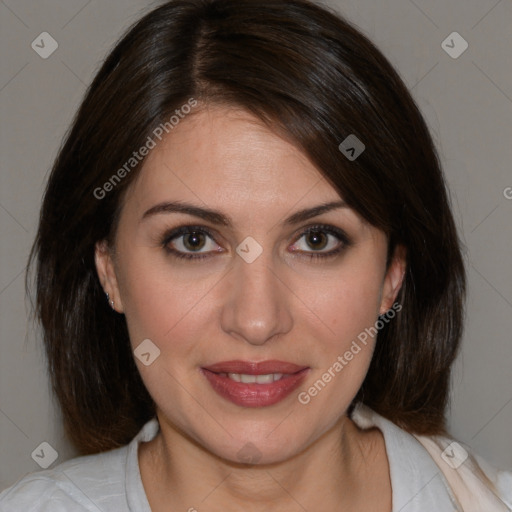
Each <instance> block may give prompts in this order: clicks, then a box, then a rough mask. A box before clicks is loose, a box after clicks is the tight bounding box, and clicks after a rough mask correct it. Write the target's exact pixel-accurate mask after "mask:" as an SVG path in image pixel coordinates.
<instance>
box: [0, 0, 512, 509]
mask: <svg viewBox="0 0 512 512" xmlns="http://www.w3.org/2000/svg"><path fill="white" fill-rule="evenodd" d="M32 260H34V261H35V263H36V290H37V313H38V316H39V318H40V321H41V324H42V327H43V332H44V342H45V346H46V350H47V354H48V359H49V366H50V373H51V377H52V381H53V386H54V390H55V393H56V395H57V397H58V399H59V401H60V404H61V407H62V411H63V416H64V421H65V424H66V427H67V431H68V433H69V436H70V437H71V439H72V440H73V441H74V443H75V444H76V446H77V447H78V448H79V449H80V450H81V452H82V453H83V454H87V455H86V456H84V457H80V458H77V459H74V460H71V461H68V462H65V463H63V464H61V465H58V466H57V467H55V468H54V469H51V470H47V471H46V472H40V473H36V474H34V475H29V476H27V477H25V478H24V479H22V480H21V481H20V482H18V483H17V484H16V485H15V486H13V487H12V488H10V489H8V490H6V491H5V492H4V493H2V495H0V503H1V505H2V510H9V511H10V510H33V511H43V510H52V511H54V510H66V511H69V510H73V511H74V510H80V511H82V510H95V511H97V510H102V511H111V510H112V511H116V512H121V511H127V510H132V511H150V510H151V511H153V512H159V511H164V510H165V511H169V510H188V511H194V510H198V511H203V510H209V511H218V510H219V511H220V510H238V509H241V508H243V509H244V510H251V511H255V512H256V511H260V510H265V511H268V510H270V511H274V510H276V511H277V510H279V511H282V510H317V509H318V508H319V504H321V508H322V510H329V511H330V510H333V511H334V510H373V511H398V510H401V511H407V510H428V511H432V510H439V511H444V510H447V511H448V510H450V511H452V510H507V506H508V507H510V506H511V504H512V501H511V500H512V498H511V496H510V492H509V489H510V486H511V485H510V484H511V482H512V476H511V474H510V473H505V472H498V471H495V470H493V469H492V468H489V467H488V466H487V465H486V464H485V463H484V462H483V461H481V460H478V459H477V457H476V456H473V455H472V454H471V453H468V451H467V449H465V448H464V447H462V446H461V445H460V444H458V443H455V442H452V441H451V440H450V439H449V438H448V437H447V432H446V427H445V408H446V404H447V398H448V384H449V374H450V368H451V365H452V363H453V360H454V358H455V356H456V353H457V348H458V344H459V340H460V337H461V331H462V317H463V300H464V291H465V274H464V268H463V263H462V259H461V255H460V248H459V243H458V239H457V234H456V230H455V226H454V222H453V218H452V214H451V212H450V208H449V204H448V200H447V193H446V190H445V184H444V180H443V176H442V173H441V170H440V167H439V163H438V160H437V157H436V153H435V149H434V147H433V143H432V140H431V137H430V135H429V133H428V130H427V128H426V126H425V123H424V121H423V119H422V117H421V115H420V113H419V111H418V109H417V107H416V105H415V104H414V102H413V100H412V99H411V97H410V95H409V93H408V92H407V90H406V88H405V86H404V84H403V83H402V81H401V80H400V78H399V77H398V76H397V74H396V72H395V71H394V70H393V69H392V67H391V66H390V64H389V63H388V62H387V60H386V59H385V58H384V57H383V56H382V55H381V53H380V52H379V51H378V50H377V49H376V48H375V47H374V46H373V45H372V44H371V43H370V42H369V41H368V40H367V39H366V38H365V37H364V36H362V35H361V34H360V33H359V32H358V31H356V30H355V29H354V28H353V27H351V26H350V25H349V24H348V23H347V22H345V21H343V20H341V19H340V18H338V17H336V16H335V15H333V14H331V13H330V12H328V11H326V10H325V9H323V8H320V7H318V6H316V5H314V4H312V3H309V2H306V1H304V0H282V1H272V0H262V1H246V0H242V1H240V0H236V1H235V0H175V1H170V2H168V3H166V4H165V5H163V6H162V7H160V8H158V9H156V10H154V11H153V12H151V13H150V14H148V15H147V16H145V17H144V18H143V19H142V20H141V21H140V22H138V23H137V24H136V25H135V26H134V27H133V28H132V29H131V30H130V31H129V32H128V34H127V35H126V36H125V37H124V38H123V39H122V40H121V42H120V43H119V44H118V45H117V46H116V48H115V49H114V50H113V51H112V53H111V54H110V56H109V57H108V58H107V60H106V62H105V63H104V65H103V67H102V68H101V69H100V71H99V72H98V74H97V76H96V78H95V80H94V82H93V84H92V85H91V87H90V89H89V91H88V93H87V95H86V98H85V100H84V102H83V104H82V106H81V108H80V110H79V112H78V115H77V117H76V120H75V122H74V124H73V127H72V129H71V131H70V133H69V135H68V137H67V140H66V142H65V144H64V146H63V148H62V150H61V152H60V154H59V156H58V158H57V160H56V162H55V166H54V168H53V171H52V174H51V176H50V179H49V183H48V188H47V190H46V193H45V197H44V202H43V206H42V212H41V220H40V225H39V231H38V235H37V239H36V241H35V244H34V248H33V253H32ZM105 297H106V300H105ZM507 490H508V495H507V496H506V492H507Z"/></svg>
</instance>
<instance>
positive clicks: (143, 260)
mask: <svg viewBox="0 0 512 512" xmlns="http://www.w3.org/2000/svg"><path fill="white" fill-rule="evenodd" d="M340 158H341V159H342V158H344V157H343V155H342V154H341V153H340ZM347 165H350V162H348V161H347ZM324 207H325V208H324ZM186 208H188V210H186ZM185 210H186V211H185ZM386 254H387V241H386V237H385V235H384V234H383V233H382V232H380V231H379V230H377V229H376V228H374V227H372V226H370V225H368V224H366V223H365V222H364V221H363V220H362V219H361V218H360V217H359V216H358V215H357V214H356V213H355V212H354V211H352V210H351V209H349V208H348V207H345V206H344V204H343V201H342V200H341V199H340V197H339V195H338V194H337V192H336V191H335V189H334V188H333V187H332V186H331V185H330V184H329V183H328V182H327V181H326V180H325V179H324V178H323V177H322V175H321V174H320V173H319V171H318V170H317V169H316V168H315V167H314V166H313V165H312V164H311V162H310V161H309V160H308V159H307V158H306V157H305V156H304V155H303V154H302V153H301V152H300V151H299V150H298V149H297V148H295V147H294V146H293V145H291V144H290V143H289V142H286V141H285V140H283V139H282V138H280V137H278V136H277V135H276V134H275V133H273V132H271V131H269V129H268V128H266V127H265V126H263V125H262V123H261V122H259V121H258V120H257V119H256V118H255V117H253V116H251V115H250V114H248V113H246V112H245V111H242V110H236V109H227V108H223V107H210V108H204V109H203V110H201V111H198V112H196V113H194V114H193V115H191V116H190V117H189V118H185V119H184V120H182V121H181V122H180V124H179V125H177V126H176V127H175V128H174V129H173V131H172V132H170V134H169V135H168V136H167V138H166V139H163V140H162V142H160V143H158V144H157V146H156V147H155V148H154V149H152V150H151V152H150V154H149V156H148V158H147V160H146V162H145V164H144V167H143V169H142V171H141V173H140V175H139V177H138V179H137V180H136V181H135V182H134V183H133V184H132V185H131V188H130V189H129V191H128V193H127V196H126V201H125V203H124V207H123V210H122V213H121V217H120V222H119V227H118V231H117V234H116V240H115V254H113V257H111V256H112V255H111V254H110V253H109V251H108V250H105V246H103V245H101V244H98V246H97V253H96V256H97V260H96V261H97V267H98V272H99V276H100V279H101V281H102V284H103V286H104V288H105V291H108V292H109V293H110V295H111V298H112V299H113V300H114V301H115V307H116V310H117V311H118V312H123V313H124V314H125V315H126V321H127V324H128V329H129V334H130V339H131V343H132V347H133V349H134V350H135V349H137V347H139V345H140V344H141V343H143V344H142V345H141V346H140V347H139V348H138V349H137V350H136V351H135V354H136V356H137V355H138V357H136V359H135V360H136V363H137V365H138V368H139V371H140V373H141V376H142V379H143V381H144V383H145V385H146V387H147V389H148V391H149V393H150V394H151V396H152V397H153V399H154V401H155V403H156V405H157V409H158V415H159V419H160V422H161V423H162V422H164V423H165V424H166V425H167V426H168V427H169V426H172V428H173V429H174V430H175V431H176V432H181V433H183V434H185V435H186V436H187V437H188V438H191V439H193V440H194V441H196V442H197V443H199V444H200V445H201V446H202V447H204V448H206V449H207V450H209V451H210V452H212V453H214V454H216V455H218V456H220V457H222V458H225V459H228V460H231V461H234V462H239V461H243V460H252V461H253V462H256V461H259V462H261V463H265V462H267V463H271V462H277V461H281V460H285V459H287V458H289V457H291V456H293V455H294V454H297V453H299V452H301V451H302V450H304V449H305V448H307V447H308V446H309V445H311V444H312V443H313V442H314V441H315V440H317V439H318V438H319V437H320V436H322V435H323V434H324V433H325V432H327V431H328V430H329V429H331V428H333V427H334V425H335V424H336V423H337V422H339V421H340V420H341V421H342V422H343V421H346V419H345V413H346V410H347V407H348V406H349V404H350V402H351V401H352V399H353V398H354V396H355V395H356V393H357V391H358V390H359V388H360V386H361V384H362V382H363V379H364V377H365V374H366V372H367V369H368V366H369V363H370V360H371V357H372V352H373V347H374V341H375V340H374V339H373V338H372V337H371V336H368V334H367V332H366V344H364V343H363V342H361V340H362V339H363V338H365V335H364V333H365V329H368V328H371V327H373V326H374V324H375V322H376V320H377V317H378V315H379V313H383V312H385V311H386V310H388V309H389V308H390V307H391V306H392V304H393V301H394V299H395V296H396V293H397V291H398V289H399V287H400V285H401V279H402V275H403V261H402V260H401V259H400V258H398V257H397V258H395V259H394V260H393V263H392V264H391V266H390V267H389V269H388V270H387V269H386ZM391 321H392V320H391ZM358 336H359V339H358ZM144 340H146V341H144ZM147 340H150V341H147ZM354 342H355V345H354ZM356 346H358V347H359V350H358V349H357V348H356ZM158 351H159V352H158ZM265 362H266V363H265ZM255 363H263V364H261V365H256V364H255ZM214 365H215V366H214ZM294 365H295V366H294ZM228 374H230V375H228ZM242 374H243V375H242ZM276 374H277V375H276ZM279 374H282V375H279ZM257 375H260V377H256V376H257ZM255 380H256V382H254V381H255ZM315 383H316V385H315Z"/></svg>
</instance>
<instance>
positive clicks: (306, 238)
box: [291, 229, 341, 252]
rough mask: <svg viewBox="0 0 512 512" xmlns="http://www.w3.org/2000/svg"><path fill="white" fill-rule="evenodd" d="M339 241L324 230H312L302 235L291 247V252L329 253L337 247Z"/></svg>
mask: <svg viewBox="0 0 512 512" xmlns="http://www.w3.org/2000/svg"><path fill="white" fill-rule="evenodd" d="M340 244H341V240H340V239H339V238H338V237H337V236H336V235H334V234H333V233H329V232H327V231H325V230H321V229H312V230H309V231H307V232H306V233H304V234H302V235H301V237H300V238H299V239H298V240H297V241H296V242H295V243H294V244H293V245H292V247H291V249H292V251H301V252H311V251H313V252H331V251H332V250H335V249H336V248H338V247H339V245H340Z"/></svg>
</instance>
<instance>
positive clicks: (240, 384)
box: [201, 361, 309, 407]
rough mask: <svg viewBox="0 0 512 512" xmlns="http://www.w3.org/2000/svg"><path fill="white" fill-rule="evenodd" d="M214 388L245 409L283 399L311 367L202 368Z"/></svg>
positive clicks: (239, 364)
mask: <svg viewBox="0 0 512 512" xmlns="http://www.w3.org/2000/svg"><path fill="white" fill-rule="evenodd" d="M201 372H202V373H203V375H204V376H205V377H206V379H207V380H208V382H209V384H210V385H211V387H212V389H213V390H214V391H215V392H216V393H217V394H219V395H220V396H221V397H223V398H225V399H227V400H229V401H230V402H232V403H234V404H236V405H239V406H243V407H265V406H269V405H273V404H276V403H278V402H280V401H281V400H284V399H285V398H286V397H287V396H288V395H290V393H292V392H293V391H294V390H295V389H297V387H299V386H300V385H301V383H302V382H303V380H304V379H305V378H306V375H307V373H308V372H309V367H307V366H299V365H296V364H293V363H289V362H284V361H260V362H250V361H224V362H221V363H216V364H213V365H209V366H206V367H203V368H201Z"/></svg>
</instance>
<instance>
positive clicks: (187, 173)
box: [126, 106, 340, 215]
mask: <svg viewBox="0 0 512 512" xmlns="http://www.w3.org/2000/svg"><path fill="white" fill-rule="evenodd" d="M127 199H128V200H127V203H126V204H127V205H131V206H132V207H135V208H136V209H137V210H139V213H140V211H142V210H144V209H147V208H149V207H151V206H152V205H153V204H155V203H158V202H160V201H171V200H183V201H188V202H194V203H197V204H201V205H203V206H204V205H207V206H208V207H211V208H215V209H220V210H223V211H226V212H228V213H232V214H233V215H238V214H243V213H245V214H251V215H254V213H255V212H259V214H262V213H263V212H264V211H268V210H272V212H273V215H276V214H278V210H279V212H281V211H283V212H284V213H285V212H287V211H289V210H290V208H292V207H293V206H294V205H299V204H301V205H303V206H304V205H306V206H307V205H311V204H317V203H319V202H327V201H336V200H339V199H340V196H339V194H338V193H337V191H336V190H335V189H334V188H333V187H332V185H330V184H329V183H328V182H327V181H326V180H325V179H324V177H323V176H322V174H321V173H320V172H319V170H318V169H317V168H316V167H315V166H314V165H313V164H312V163H311V162H310V161H309V159H308V158H307V157H306V156H305V155H304V154H303V153H302V152H301V151H300V150H299V149H298V148H297V147H295V146H294V145H293V144H292V143H291V142H289V141H287V140H285V139H284V138H282V137H280V136H279V135H277V133H276V132H275V131H273V130H271V129H270V128H269V127H267V126H266V125H265V124H264V123H263V122H262V121H260V120H259V119H258V118H256V117H255V116H253V115H251V114H249V113H248V112H246V111H244V110H240V109H235V108H229V107H220V106H215V107H211V106H210V107H204V108H201V109H200V110H199V111H197V112H195V113H194V114H193V115H190V116H187V117H185V118H184V119H182V120H181V121H180V123H179V124H178V125H176V126H175V127H174V129H173V130H172V131H171V132H170V133H169V134H168V135H166V137H164V138H163V139H162V141H160V142H159V143H157V145H156V146H155V148H154V149H152V150H151V152H150V154H149V155H148V157H147V158H146V161H145V162H144V165H143V168H142V170H141V172H140V174H139V176H138V177H137V180H136V181H135V182H134V183H133V184H132V186H131V189H130V190H129V191H128V194H127ZM230 210H231V212H230Z"/></svg>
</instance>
